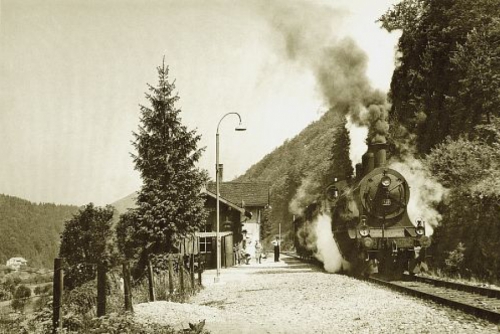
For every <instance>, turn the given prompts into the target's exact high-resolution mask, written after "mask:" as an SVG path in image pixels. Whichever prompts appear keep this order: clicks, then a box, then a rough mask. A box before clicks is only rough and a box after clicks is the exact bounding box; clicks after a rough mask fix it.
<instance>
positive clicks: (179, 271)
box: [52, 253, 203, 333]
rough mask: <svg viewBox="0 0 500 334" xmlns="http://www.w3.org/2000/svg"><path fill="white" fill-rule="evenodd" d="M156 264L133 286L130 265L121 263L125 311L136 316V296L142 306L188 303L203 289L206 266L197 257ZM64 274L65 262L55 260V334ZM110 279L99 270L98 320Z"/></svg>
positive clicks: (60, 314)
mask: <svg viewBox="0 0 500 334" xmlns="http://www.w3.org/2000/svg"><path fill="white" fill-rule="evenodd" d="M155 264H156V267H155V266H153V265H152V263H151V261H150V262H149V263H148V270H147V271H146V277H141V278H140V279H139V280H137V281H135V282H132V279H131V275H130V264H129V262H128V261H126V262H123V263H122V267H121V275H120V276H121V277H120V278H119V279H120V281H121V282H120V285H121V288H120V290H121V292H122V293H123V310H125V311H129V312H133V301H132V296H135V297H136V300H137V301H139V302H147V301H155V300H174V301H185V298H186V296H188V295H189V294H192V293H194V292H195V291H197V290H198V289H199V287H200V286H201V282H202V271H203V263H202V261H201V258H200V256H199V255H198V254H194V253H191V254H186V253H181V254H171V255H167V256H165V257H164V258H163V260H162V261H155ZM63 272H64V268H63V262H62V259H59V258H56V259H54V280H53V303H52V312H53V313H52V315H53V316H52V325H53V333H56V332H57V330H58V329H62V327H63V321H62V319H63V311H64V305H63V286H64V274H63ZM196 274H197V276H198V277H197V279H196ZM108 276H109V273H108V272H107V271H106V268H104V267H97V287H96V290H97V297H96V300H95V305H96V309H97V312H96V315H97V316H98V317H101V316H104V315H106V309H107V298H106V297H107V290H108V289H107V285H108V284H107V282H108V280H109V277H108ZM146 278H147V279H146ZM115 279H116V277H115ZM146 281H147V282H146Z"/></svg>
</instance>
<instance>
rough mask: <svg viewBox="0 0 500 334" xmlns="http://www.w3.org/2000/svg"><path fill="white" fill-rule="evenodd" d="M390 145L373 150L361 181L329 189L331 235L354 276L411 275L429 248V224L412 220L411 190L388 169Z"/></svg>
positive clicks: (358, 173)
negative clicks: (422, 254) (410, 208)
mask: <svg viewBox="0 0 500 334" xmlns="http://www.w3.org/2000/svg"><path fill="white" fill-rule="evenodd" d="M386 151H387V144H385V143H378V144H371V145H370V146H369V148H368V151H367V152H366V153H365V154H364V155H363V157H362V164H358V165H356V177H355V178H354V179H352V180H349V181H345V180H344V181H340V182H335V183H334V184H332V185H331V186H329V187H328V188H327V198H328V199H329V203H330V206H331V208H330V211H331V217H332V232H333V235H334V238H335V241H336V243H337V245H338V248H339V250H340V252H341V253H342V256H343V257H344V258H345V259H346V260H347V261H349V263H350V264H351V269H352V270H353V271H354V274H355V275H369V274H372V273H377V272H378V273H381V274H384V275H387V276H391V277H393V276H400V275H402V274H403V273H404V272H405V271H408V272H409V273H410V274H412V273H413V272H414V271H415V268H416V267H417V265H418V263H419V262H420V258H419V257H418V256H417V255H418V253H419V251H420V250H422V249H425V248H426V247H428V246H429V245H430V239H429V237H428V236H426V235H425V226H424V222H423V221H422V220H421V219H416V221H415V224H412V222H411V221H410V217H409V216H408V210H407V206H408V202H409V199H410V187H409V185H408V183H407V181H406V179H405V177H404V176H403V175H401V173H399V172H398V171H396V170H394V169H392V168H388V167H387V163H386Z"/></svg>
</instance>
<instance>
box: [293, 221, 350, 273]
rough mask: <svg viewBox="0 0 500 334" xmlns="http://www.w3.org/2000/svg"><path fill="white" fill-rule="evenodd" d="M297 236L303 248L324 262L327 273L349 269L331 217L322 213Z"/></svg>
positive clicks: (304, 226) (300, 230)
mask: <svg viewBox="0 0 500 334" xmlns="http://www.w3.org/2000/svg"><path fill="white" fill-rule="evenodd" d="M297 236H298V240H299V242H300V243H301V244H302V246H304V247H305V248H307V249H308V250H310V251H312V252H313V255H314V257H315V258H317V259H318V260H320V261H321V262H323V266H324V268H325V270H326V271H327V272H330V273H336V272H339V271H341V270H348V269H349V263H348V262H347V261H345V260H344V259H343V257H342V255H341V254H340V251H339V249H338V247H337V243H336V242H335V240H334V238H333V233H332V225H331V218H330V216H329V215H327V214H324V213H321V214H319V215H318V216H317V217H315V218H314V220H313V221H312V222H309V221H306V222H305V223H304V225H302V227H301V228H300V229H299V230H298V231H297Z"/></svg>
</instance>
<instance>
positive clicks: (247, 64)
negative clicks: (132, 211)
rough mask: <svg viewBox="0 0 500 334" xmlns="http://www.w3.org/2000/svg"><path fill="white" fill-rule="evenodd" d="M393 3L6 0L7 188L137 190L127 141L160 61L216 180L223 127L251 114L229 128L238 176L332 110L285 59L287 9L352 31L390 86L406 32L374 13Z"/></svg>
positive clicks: (3, 135) (2, 90) (230, 156)
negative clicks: (393, 29) (241, 126)
mask: <svg viewBox="0 0 500 334" xmlns="http://www.w3.org/2000/svg"><path fill="white" fill-rule="evenodd" d="M393 2H395V1H390V0H378V1H373V0H348V1H344V0H331V1H326V0H325V1H311V0H308V1H305V0H304V1H269V2H266V1H264V0H262V1H260V0H259V1H201V0H200V1H180V0H179V1H111V0H107V1H89V0H81V1H51V0H43V1H23V0H0V6H1V7H0V139H1V140H0V159H1V161H0V166H1V173H0V193H4V194H8V195H13V196H18V197H21V198H25V199H28V200H30V201H34V202H54V203H61V204H76V205H82V204H86V203H88V202H94V203H96V204H98V205H104V204H107V203H111V202H114V201H116V200H117V199H120V198H122V197H124V196H126V195H128V194H130V193H132V192H133V191H136V190H138V189H139V187H140V184H141V180H140V178H139V174H138V173H137V172H136V171H135V170H134V166H133V163H132V159H131V157H130V152H132V151H133V148H132V146H131V144H130V141H131V140H132V131H136V129H137V126H138V124H139V123H138V117H139V107H138V105H139V104H145V103H147V102H146V100H145V99H144V92H145V91H146V89H147V86H146V83H151V84H156V82H157V72H156V66H158V65H160V64H161V61H162V58H163V56H165V62H166V64H168V65H169V67H170V79H172V80H173V79H175V84H176V88H177V92H178V94H179V96H180V101H179V104H178V106H179V107H180V108H181V109H182V113H181V117H182V121H183V123H184V124H186V125H187V126H188V128H189V129H197V132H198V133H199V134H201V135H202V141H201V143H200V146H201V147H206V150H205V153H204V156H203V158H202V160H201V161H200V166H201V167H202V168H205V169H207V170H208V171H209V173H210V175H211V176H212V177H213V176H214V174H215V132H216V128H217V123H218V121H219V120H220V118H221V117H222V116H223V115H224V114H225V113H227V112H233V111H236V112H239V113H240V114H241V116H242V118H243V121H244V123H245V125H246V126H247V128H248V130H247V131H246V132H235V131H233V130H234V127H235V126H236V125H237V123H238V121H237V117H234V118H233V117H228V118H226V119H224V121H223V122H222V124H221V127H220V135H221V141H220V143H221V144H220V148H221V150H220V162H221V163H223V164H224V178H225V180H230V179H232V178H234V177H235V176H237V175H241V174H243V173H244V172H245V171H246V170H247V169H248V168H249V167H250V166H251V165H253V164H254V163H256V162H258V161H259V160H260V159H261V158H262V157H264V156H265V155H266V154H268V153H270V152H271V151H272V150H273V149H275V148H276V147H278V146H279V145H281V144H282V143H283V141H284V140H285V139H288V138H292V137H293V136H295V135H296V134H298V133H299V132H300V131H301V130H302V129H303V128H304V127H306V126H307V125H308V124H309V123H310V122H312V121H313V120H316V119H318V118H319V117H320V116H321V113H322V112H324V111H325V110H326V109H327V106H326V105H325V102H324V101H323V99H322V97H321V94H319V93H318V89H317V88H318V87H317V85H316V82H315V79H314V76H313V75H312V73H311V71H310V69H308V68H307V66H304V64H301V63H300V61H294V60H293V59H290V57H286V56H285V55H284V54H285V52H284V51H283V48H284V47H285V44H284V41H283V38H282V36H280V35H279V34H277V32H276V29H275V28H276V27H273V24H275V23H276V22H280V17H279V16H280V15H282V14H283V13H284V12H285V13H286V15H289V16H290V15H291V16H292V17H293V16H294V15H295V16H297V20H296V21H294V22H298V23H297V24H301V25H302V26H301V28H302V29H303V31H302V34H304V35H305V36H307V37H309V36H308V34H309V31H310V32H311V33H310V35H311V36H310V37H311V40H312V41H316V38H317V35H318V31H317V30H318V29H319V30H320V31H321V32H322V33H324V34H325V35H326V36H329V37H331V38H333V39H342V38H344V37H346V36H350V37H352V38H353V39H354V40H355V41H356V42H357V44H358V45H359V47H360V48H361V49H363V50H364V51H365V52H366V53H367V55H368V59H369V61H368V68H367V75H368V77H369V79H370V81H371V83H372V85H373V86H374V87H376V88H379V89H382V90H384V91H387V90H388V88H389V84H390V79H391V76H392V71H393V69H394V50H395V45H396V43H397V37H398V36H397V35H394V34H389V33H387V32H386V31H384V30H382V29H381V28H380V24H378V23H375V20H376V19H377V18H378V17H379V16H380V15H381V14H383V13H384V12H385V11H386V10H387V9H388V8H389V7H390V6H391V3H393ZM271 4H272V5H271ZM276 20H277V21H276ZM294 20H295V18H294ZM316 22H317V23H316ZM324 22H328V24H324ZM315 30H316V31H315ZM323 42H325V40H324V39H318V43H323Z"/></svg>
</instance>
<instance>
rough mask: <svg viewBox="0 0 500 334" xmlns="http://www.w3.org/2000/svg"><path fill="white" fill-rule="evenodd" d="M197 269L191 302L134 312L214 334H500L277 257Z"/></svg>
mask: <svg viewBox="0 0 500 334" xmlns="http://www.w3.org/2000/svg"><path fill="white" fill-rule="evenodd" d="M214 277H215V271H213V270H209V271H206V272H205V273H204V275H203V285H204V286H205V289H203V290H202V291H201V292H200V293H199V294H198V295H196V296H194V297H193V298H192V300H191V304H175V303H169V302H155V303H146V304H139V305H137V306H136V307H135V310H136V315H137V316H138V317H139V318H142V319H144V320H149V321H155V322H160V323H169V324H171V325H174V327H176V328H187V327H188V323H189V322H198V321H200V320H203V319H206V326H205V328H206V329H208V330H209V331H211V332H212V333H214V334H217V333H235V334H236V333H238V334H239V333H241V334H245V333H254V334H260V333H273V334H274V333H290V334H294V333H499V332H500V327H499V326H497V325H494V324H492V323H489V322H487V321H483V320H480V319H478V318H476V317H473V316H469V315H466V314H464V313H462V312H460V311H455V310H451V309H448V308H445V307H442V306H440V305H437V304H433V303H429V302H424V301H421V300H419V299H416V298H413V297H409V296H405V295H402V294H398V293H396V292H392V291H390V290H388V289H385V288H381V287H378V286H375V285H372V284H371V283H366V282H362V281H358V280H355V279H353V278H350V277H346V276H342V275H335V274H328V273H324V272H322V271H320V270H318V269H316V268H314V267H313V266H311V265H309V264H304V263H300V262H298V261H297V260H296V259H293V258H290V257H287V256H283V258H282V262H279V263H275V262H273V261H272V259H268V260H267V261H265V262H264V263H262V264H259V265H257V264H252V265H242V266H238V267H234V268H229V269H223V270H222V273H221V281H220V283H217V284H216V283H214Z"/></svg>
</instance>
